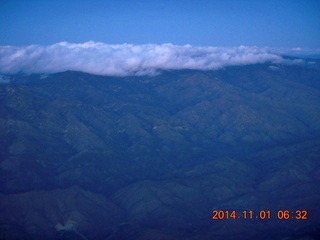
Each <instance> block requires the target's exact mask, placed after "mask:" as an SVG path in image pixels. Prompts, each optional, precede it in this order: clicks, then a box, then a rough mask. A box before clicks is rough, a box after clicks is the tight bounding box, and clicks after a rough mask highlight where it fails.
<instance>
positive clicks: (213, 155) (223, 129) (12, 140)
mask: <svg viewBox="0 0 320 240" xmlns="http://www.w3.org/2000/svg"><path fill="white" fill-rule="evenodd" d="M319 63H320V62H319V60H309V61H308V62H305V63H301V64H280V63H278V64H276V63H264V64H253V65H246V66H232V67H225V68H223V69H219V70H215V71H196V70H176V71H163V72H161V73H159V74H158V75H153V76H148V75H146V76H126V77H112V76H97V75H90V74H88V73H81V72H72V71H67V72H62V73H54V74H23V73H19V74H15V75H9V74H3V75H1V77H0V213H1V214H0V239H1V240H2V239H97V240H98V239H108V240H116V239H138V240H150V239H164V240H165V239H194V240H195V239H204V240H206V239H207V240H209V239H210V240H211V239H224V240H228V239H230V240H231V239H239V240H245V239H249V240H251V239H294V240H298V239H300V240H301V239H310V240H316V239H319V237H320V236H319V233H320V222H319V216H320V205H319V203H320V188H319V185H320V64H319ZM214 210H217V212H213V211H214ZM220 210H222V212H221V211H220ZM262 210H264V211H265V212H261V211H262ZM279 210H281V212H279ZM219 211H220V212H219ZM244 211H246V212H245V213H244ZM299 211H300V212H299ZM215 214H217V215H215ZM219 214H220V215H219ZM212 218H218V219H212Z"/></svg>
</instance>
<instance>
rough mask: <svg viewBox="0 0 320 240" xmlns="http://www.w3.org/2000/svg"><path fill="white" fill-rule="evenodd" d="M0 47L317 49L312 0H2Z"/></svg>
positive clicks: (318, 7) (317, 4) (316, 10)
mask: <svg viewBox="0 0 320 240" xmlns="http://www.w3.org/2000/svg"><path fill="white" fill-rule="evenodd" d="M0 32H1V38H0V45H16V46H22V45H30V44H40V45H50V44H54V43H57V42H61V41H67V42H72V43H83V42H86V41H90V40H92V41H96V42H104V43H108V44H121V43H133V44H147V43H155V44H162V43H173V44H177V45H184V44H192V45H196V46H226V47H230V46H240V45H246V46H259V47H264V46H268V47H277V48H281V47H283V48H293V47H301V48H320V1H318V0H300V1H297V0H277V1H273V0H269V1H259V0H255V1H251V0H242V1H241V0H238V1H231V0H219V1H216V0H206V1H204V0H183V1H181V0H171V1H170V0H168V1H166V0H152V1H141V0H140V1H139V0H134V1H130V0H114V1H110V0H109V1H108V0H106V1H94V0H91V1H88V0H0Z"/></svg>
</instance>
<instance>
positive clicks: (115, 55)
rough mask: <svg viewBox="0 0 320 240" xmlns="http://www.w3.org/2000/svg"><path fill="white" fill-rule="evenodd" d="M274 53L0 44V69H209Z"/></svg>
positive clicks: (151, 71) (132, 72) (270, 57)
mask: <svg viewBox="0 0 320 240" xmlns="http://www.w3.org/2000/svg"><path fill="white" fill-rule="evenodd" d="M282 60H283V59H282V57H281V56H280V55H278V54H275V53H272V52H270V51H268V49H267V48H258V47H246V46H240V47H233V48H223V47H194V46H190V45H184V46H177V45H173V44H162V45H156V44H145V45H133V44H118V45H110V44H105V43H99V42H92V41H90V42H86V43H80V44H74V43H67V42H61V43H57V44H53V45H50V46H39V45H30V46H24V47H15V46H0V72H1V73H17V72H19V71H21V72H25V73H54V72H63V71H67V70H72V71H82V72H87V73H92V74H98V75H114V76H126V75H146V74H154V73H156V72H157V71H158V70H173V69H198V70H214V69H218V68H222V67H225V66H231V65H245V64H254V63H263V62H269V61H270V62H281V61H282Z"/></svg>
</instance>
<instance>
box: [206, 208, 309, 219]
mask: <svg viewBox="0 0 320 240" xmlns="http://www.w3.org/2000/svg"><path fill="white" fill-rule="evenodd" d="M212 219H213V220H223V219H260V220H265V219H278V220H289V219H296V220H307V219H308V211H307V210H293V211H290V210H277V211H274V212H272V211H271V210H259V211H253V210H243V211H239V210H231V211H229V210H213V211H212Z"/></svg>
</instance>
